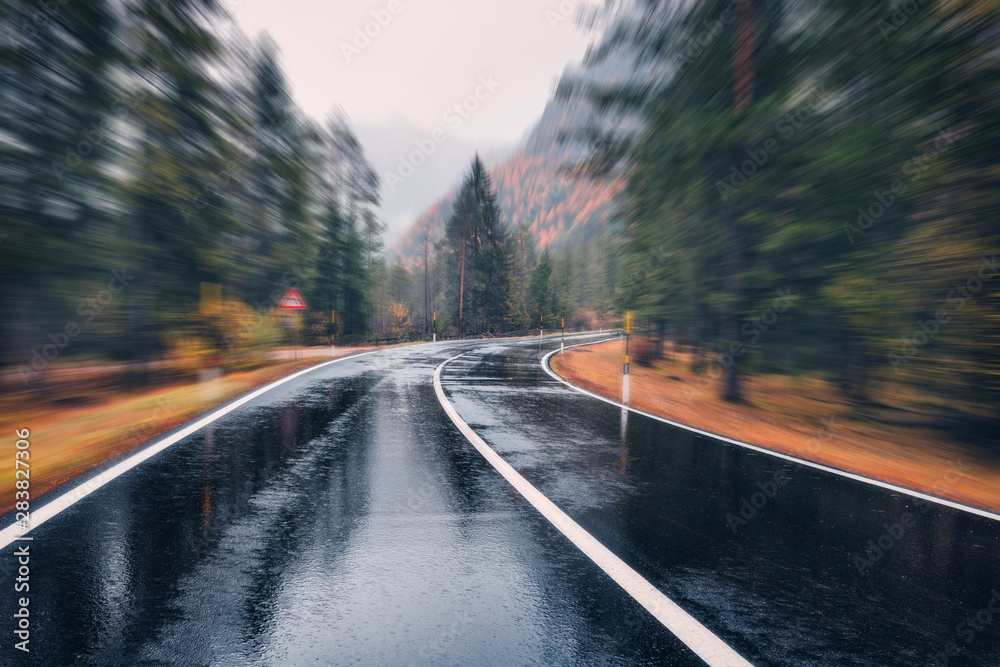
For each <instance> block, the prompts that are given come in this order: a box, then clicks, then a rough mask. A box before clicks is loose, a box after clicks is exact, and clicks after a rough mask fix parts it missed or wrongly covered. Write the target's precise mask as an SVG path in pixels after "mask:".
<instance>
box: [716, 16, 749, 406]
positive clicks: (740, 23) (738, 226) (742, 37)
mask: <svg viewBox="0 0 1000 667" xmlns="http://www.w3.org/2000/svg"><path fill="white" fill-rule="evenodd" d="M754 42H755V37H754V6H753V1H752V0H746V2H740V3H737V5H736V34H735V36H734V39H733V117H734V118H737V117H739V115H740V114H741V113H743V112H744V111H746V110H747V109H748V108H749V107H750V105H751V104H752V103H753V97H754V63H753V52H754V48H755V44H754ZM741 149H742V142H739V141H738V142H737V143H736V145H735V146H734V150H733V156H734V159H735V164H739V163H740V159H741V157H742V155H743V151H742V150H741ZM729 216H730V220H729V225H728V229H727V234H726V236H727V238H726V258H725V266H726V278H725V290H726V293H727V296H728V297H729V298H728V299H727V307H726V312H725V314H724V316H723V318H724V319H723V322H722V331H721V333H722V340H723V341H726V342H727V343H729V344H732V343H735V342H737V341H738V340H739V335H740V319H741V317H742V311H743V274H744V272H745V271H746V268H747V267H746V264H747V254H746V243H747V238H746V233H745V230H744V229H743V220H742V219H743V210H742V205H741V202H740V196H739V193H736V194H735V195H734V199H733V204H732V208H731V209H730V211H729ZM723 358H724V359H725V360H726V362H727V363H725V364H723V382H722V400H724V401H729V402H735V401H739V400H741V399H742V398H743V396H742V392H741V387H740V384H741V383H740V372H739V363H738V361H739V358H738V357H737V356H736V355H735V354H731V353H730V350H729V349H725V350H723Z"/></svg>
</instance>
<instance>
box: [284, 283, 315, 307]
mask: <svg viewBox="0 0 1000 667" xmlns="http://www.w3.org/2000/svg"><path fill="white" fill-rule="evenodd" d="M308 307H309V306H307V305H306V300H305V299H303V298H302V295H301V294H300V293H299V291H298V290H297V289H293V288H291V287H289V288H287V289H286V290H285V293H284V294H282V295H281V300H279V301H278V308H291V309H295V310H303V309H305V308H308Z"/></svg>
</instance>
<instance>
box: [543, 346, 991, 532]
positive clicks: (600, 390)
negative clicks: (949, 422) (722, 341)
mask: <svg viewBox="0 0 1000 667" xmlns="http://www.w3.org/2000/svg"><path fill="white" fill-rule="evenodd" d="M622 361H623V343H622V342H621V341H611V342H607V343H600V344H596V345H589V346H587V347H577V348H572V349H569V350H566V352H565V353H563V354H556V355H553V357H552V358H551V366H552V369H553V370H554V371H555V372H556V373H558V374H559V375H560V376H561V377H563V378H565V379H566V380H568V381H569V382H571V383H573V384H575V385H577V386H580V387H583V388H584V389H588V390H590V391H592V392H594V393H597V394H600V395H602V396H606V397H608V398H611V399H613V400H616V401H621V398H622V375H621V374H622ZM690 362H691V358H690V356H689V355H687V354H675V355H673V359H671V360H658V361H654V362H653V366H652V367H644V366H640V365H638V364H635V363H633V364H632V365H631V373H630V374H631V376H632V377H631V380H630V383H631V386H630V399H631V400H630V404H631V405H632V406H633V407H636V408H638V409H640V410H644V411H646V412H650V413H653V414H656V415H659V416H662V417H666V418H667V419H671V420H673V421H677V422H681V423H683V424H687V425H689V426H693V427H695V428H699V429H702V430H705V431H709V432H712V433H717V434H719V435H723V436H727V437H730V438H734V439H737V440H742V441H744V442H749V443H751V444H754V445H758V446H760V447H764V448H767V449H771V450H774V451H778V452H783V453H785V454H791V455H793V456H797V457H800V458H804V459H807V460H810V461H814V462H816V463H821V464H824V465H828V466H831V467H833V468H837V469H840V470H845V471H849V472H854V473H857V474H860V475H864V476H866V477H872V478H875V479H879V480H882V481H885V482H889V483H892V484H898V485H900V486H904V487H907V488H911V489H915V490H918V491H923V492H925V493H928V494H931V495H934V496H938V497H942V498H947V499H949V500H953V501H956V502H960V503H965V504H968V505H973V506H976V507H980V508H983V509H987V510H990V511H994V512H997V511H1000V465H998V461H997V460H996V459H995V458H994V457H991V456H990V455H989V454H988V453H987V452H985V451H983V450H982V449H980V448H976V447H973V446H970V445H968V444H965V443H963V442H960V441H958V440H957V439H952V438H949V437H947V435H946V434H944V433H943V432H942V431H941V430H939V429H934V428H932V427H931V426H930V420H929V419H928V418H927V417H926V412H924V411H922V410H920V409H914V406H926V405H927V404H928V402H929V400H930V399H928V397H925V396H919V395H916V394H912V393H905V392H902V390H898V389H897V390H895V391H896V393H894V394H893V396H892V401H893V403H894V404H896V405H897V406H898V407H896V408H893V407H892V406H889V405H882V406H881V407H879V406H876V407H872V408H866V409H865V412H864V413H861V412H859V411H858V409H857V408H856V407H855V406H853V405H851V404H849V403H848V402H846V401H844V400H843V398H842V397H841V395H840V394H839V393H838V391H837V390H836V388H835V387H833V386H831V385H830V384H829V383H827V382H825V381H823V380H820V379H816V378H795V377H788V376H779V375H767V376H747V377H746V378H745V380H746V383H745V386H744V388H745V395H746V397H747V400H746V402H745V403H743V404H736V405H734V404H730V403H726V402H724V401H722V400H721V399H719V398H718V388H717V384H716V382H714V381H710V382H706V381H704V380H702V379H701V378H700V376H698V375H696V374H695V373H693V372H692V371H691V370H690V368H691V363H690ZM888 400H889V399H886V398H883V401H888ZM900 415H903V417H901V416H900ZM956 469H957V471H956ZM956 478H957V479H956Z"/></svg>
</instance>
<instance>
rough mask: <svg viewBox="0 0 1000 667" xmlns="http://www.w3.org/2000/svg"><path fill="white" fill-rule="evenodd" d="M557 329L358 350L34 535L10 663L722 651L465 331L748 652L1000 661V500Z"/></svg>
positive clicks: (718, 630)
mask: <svg viewBox="0 0 1000 667" xmlns="http://www.w3.org/2000/svg"><path fill="white" fill-rule="evenodd" d="M579 340H582V339H577V342H578V341H579ZM558 345H559V342H558V340H546V341H543V342H539V341H538V340H537V339H536V340H534V341H531V340H527V341H526V340H519V341H488V342H455V343H438V344H433V345H431V344H428V345H412V346H405V347H399V348H391V349H385V350H380V351H378V352H375V353H370V354H366V355H363V356H357V357H352V358H349V359H343V360H338V361H336V362H331V363H329V364H327V365H325V366H323V367H322V368H319V369H317V370H313V371H310V372H306V373H303V374H301V375H300V376H298V377H296V378H294V379H292V380H289V381H287V382H285V383H284V384H281V385H280V386H278V387H276V388H274V389H271V390H270V391H267V392H264V393H262V394H260V395H258V396H256V397H254V398H253V399H252V400H249V401H247V402H246V403H244V404H242V405H239V406H238V407H235V408H234V409H231V410H230V411H228V412H227V413H226V414H224V415H223V416H221V417H219V418H218V419H216V420H215V421H212V422H211V423H210V424H209V425H207V426H205V427H203V428H201V429H199V430H197V431H196V432H194V433H191V434H190V435H187V436H186V437H182V438H180V439H179V440H177V442H176V443H174V444H171V445H170V446H169V447H166V448H165V449H164V450H163V451H160V452H159V453H157V454H156V455H155V456H152V457H151V458H149V459H148V460H146V461H144V462H142V463H141V464H139V465H137V466H135V467H133V468H131V469H130V470H128V471H127V472H124V473H123V474H121V475H120V476H118V477H116V478H114V479H113V480H112V481H110V482H108V483H107V484H105V485H104V486H102V487H101V488H99V489H97V490H96V491H94V492H93V493H91V494H89V495H87V496H86V497H84V498H82V499H81V500H79V501H78V502H76V503H74V504H72V505H70V506H68V507H66V508H65V509H63V510H62V511H60V512H59V513H57V514H55V515H54V516H53V517H52V518H50V519H48V520H47V521H45V522H44V523H42V524H41V525H39V526H38V527H36V528H34V529H33V530H32V531H31V532H30V533H29V534H28V536H29V537H32V538H33V539H32V540H31V541H30V542H29V543H28V544H29V545H30V566H29V567H30V575H29V576H30V592H29V593H15V592H14V584H15V580H16V578H17V577H18V571H17V568H18V567H19V565H18V562H17V556H15V550H16V549H23V545H24V544H25V542H21V541H16V542H12V543H8V544H7V545H6V546H4V547H3V548H2V549H0V581H3V582H6V583H4V584H3V586H2V588H3V590H6V591H7V593H5V594H3V595H0V610H2V617H3V618H5V619H8V620H6V621H0V625H2V624H6V626H7V627H6V628H3V633H2V635H0V636H5V637H7V640H6V642H7V645H5V646H0V664H2V665H19V664H39V665H128V666H132V665H276V664H288V665H351V664H361V665H376V664H377V665H410V664H414V665H424V664H440V665H508V664H515V665H577V664H587V665H704V664H705V661H704V660H703V659H702V658H699V657H698V654H699V652H702V653H704V646H696V645H694V644H693V643H692V642H690V641H689V642H688V643H685V642H683V641H681V640H680V639H678V637H677V636H676V635H675V634H674V633H673V632H671V631H670V630H668V629H667V627H665V626H664V624H663V623H662V622H661V620H658V619H657V618H656V617H654V616H653V615H651V614H650V613H649V612H648V611H647V610H646V608H644V607H643V605H642V602H643V600H641V599H637V598H636V597H634V596H633V595H632V594H630V592H627V591H626V590H625V589H624V588H623V587H622V586H620V585H619V584H618V583H616V581H615V580H614V579H613V578H612V577H611V576H609V574H608V573H607V571H606V569H602V566H600V565H599V564H598V563H595V562H594V560H592V559H591V558H590V557H588V555H585V554H584V552H583V551H581V549H580V548H579V547H578V546H577V544H576V543H575V542H574V541H573V540H571V538H569V537H567V533H566V532H565V530H562V531H561V530H560V529H558V528H557V527H556V526H555V525H553V523H552V522H551V521H550V520H549V518H546V516H543V514H542V513H540V512H539V511H538V510H537V509H536V508H535V507H534V506H533V505H532V504H530V503H529V502H528V500H526V499H525V497H524V496H523V495H522V493H521V492H520V491H519V490H518V489H516V488H515V487H514V486H513V485H512V484H511V483H510V482H509V481H508V480H507V479H505V478H504V477H503V476H501V474H500V473H499V472H498V471H497V469H496V468H495V467H494V466H493V465H492V464H491V463H490V462H489V461H487V460H486V458H484V456H483V455H481V454H480V452H479V451H477V449H476V448H475V447H474V446H473V444H472V443H471V442H470V440H469V439H468V438H467V437H466V436H465V435H463V434H462V432H461V431H460V430H459V428H458V427H457V426H456V424H455V423H454V422H453V420H452V419H451V418H450V417H449V416H448V414H447V413H446V411H445V409H444V408H443V407H442V404H441V402H440V401H439V398H438V396H437V394H436V392H435V387H434V382H433V377H434V372H435V370H436V369H437V368H438V367H439V366H440V365H441V364H442V362H444V361H446V360H448V359H452V358H453V357H456V355H462V356H458V357H457V358H454V359H452V360H451V361H450V362H448V363H447V364H446V365H444V366H443V367H442V368H441V369H440V384H441V390H442V393H443V395H444V398H445V400H446V401H447V402H448V404H449V405H452V406H454V410H455V412H456V414H457V415H458V417H459V418H460V420H461V421H462V422H464V423H466V424H467V425H468V427H469V428H470V429H471V430H472V431H473V432H474V433H475V435H476V436H478V437H479V438H481V439H482V440H483V441H484V442H485V443H486V444H487V445H488V446H489V447H491V448H493V450H495V452H496V454H498V455H499V457H500V458H501V459H502V460H503V461H505V462H506V463H507V464H509V465H510V466H511V467H512V468H513V469H514V470H515V471H516V472H517V473H518V474H519V475H520V476H522V477H523V479H524V480H525V481H526V482H527V483H529V484H530V485H531V486H532V487H534V489H535V490H536V491H537V492H538V493H539V494H541V495H542V496H544V498H546V499H547V500H548V501H551V503H552V504H553V505H554V506H555V507H556V508H558V510H560V511H561V512H564V513H565V515H566V516H567V517H568V518H569V519H571V523H573V524H574V525H576V526H577V527H578V528H579V529H580V530H581V531H582V532H584V533H585V534H586V535H588V536H590V537H591V538H592V539H594V540H596V542H597V543H599V544H600V545H601V546H602V547H603V548H606V550H607V551H608V552H610V553H611V554H612V555H613V557H614V558H617V559H619V560H620V561H621V563H622V564H624V566H625V567H626V568H628V569H630V570H631V571H632V572H634V573H635V574H636V575H637V576H638V577H640V578H641V579H640V580H642V581H644V582H645V583H646V584H647V585H649V586H650V588H651V590H653V591H654V592H655V594H656V595H659V596H661V597H663V598H664V599H667V600H669V601H670V602H671V603H674V604H676V606H677V608H678V609H679V610H681V613H682V614H685V615H688V616H689V617H690V619H691V622H692V623H694V624H695V625H697V626H698V627H700V628H702V629H703V630H704V632H705V633H706V634H707V636H708V637H710V638H712V639H713V641H716V642H718V643H719V644H720V645H722V646H725V647H728V648H729V649H730V650H731V651H732V654H733V655H737V654H738V656H742V658H740V659H745V661H746V662H749V663H750V664H753V665H758V666H760V665H823V666H831V665H918V666H919V665H927V664H949V665H988V666H994V667H995V666H996V665H1000V521H998V520H997V519H996V518H993V517H989V516H983V515H980V514H975V513H972V512H967V511H964V510H961V509H956V508H954V507H948V506H945V505H941V504H937V503H932V502H927V501H925V500H923V499H920V498H917V497H914V496H911V495H909V494H907V493H904V492H901V491H894V490H891V489H886V488H882V487H879V486H875V485H872V484H867V483H864V482H862V481H858V480H854V479H849V478H846V477H844V476H842V475H837V474H833V473H830V472H826V471H823V470H818V469H815V468H811V467H808V466H801V465H798V464H797V463H795V462H793V461H788V460H784V459H781V458H777V457H774V456H771V455H768V454H765V453H761V452H758V451H753V450H751V449H747V448H745V447H740V446H736V445H733V444H730V443H726V442H722V441H720V440H716V439H713V438H710V437H707V436H705V435H700V434H696V433H692V432H691V431H689V430H685V429H681V428H677V427H675V426H671V425H669V424H665V423H663V422H661V421H657V420H654V419H651V418H648V417H645V416H642V415H639V414H635V413H625V412H623V411H622V410H621V409H620V408H618V407H616V406H613V405H609V404H608V403H606V402H603V401H600V400H597V399H595V398H592V397H589V396H586V395H584V394H582V393H580V392H578V391H575V390H573V389H572V388H569V387H567V386H565V385H563V384H561V383H559V382H558V381H556V380H554V379H553V378H551V377H550V376H549V375H548V374H547V373H546V372H545V371H544V370H543V368H542V367H541V365H540V363H539V362H540V359H541V358H542V357H543V356H544V354H545V353H547V352H548V351H550V350H552V349H553V348H555V347H558ZM230 407H232V406H230ZM25 426H26V427H28V428H32V427H33V426H34V430H35V431H37V430H38V426H37V425H30V424H26V425H25ZM175 435H176V434H175ZM171 437H172V436H171V434H165V435H164V436H162V437H161V438H160V439H159V442H161V443H166V442H170V440H171ZM174 439H177V438H176V437H174ZM155 442H156V441H154V443H152V444H153V445H155ZM11 451H13V450H11ZM151 451H152V450H151ZM52 499H55V500H54V502H58V498H56V494H53V495H52V496H50V498H47V499H46V500H52ZM41 504H42V502H41V501H38V506H41ZM748 508H749V509H748ZM33 509H34V506H33ZM751 510H753V511H751ZM744 517H746V518H744ZM10 522H11V519H10V517H8V519H7V521H6V522H5V524H4V525H7V524H9V523H10ZM564 528H565V527H564ZM8 532H9V531H8ZM6 541H7V542H9V540H6ZM22 595H30V604H29V610H30V644H29V647H30V653H23V652H22V651H19V650H17V649H15V648H14V645H15V643H16V642H18V641H19V639H18V637H17V636H16V635H15V634H14V630H15V629H16V628H17V625H16V624H17V622H18V621H17V619H14V618H13V615H14V613H15V612H17V610H18V608H19V597H20V596H22ZM993 609H995V610H996V611H992V610H993ZM949 653H951V654H952V655H949ZM710 660H711V658H710ZM719 660H722V661H719ZM714 664H726V663H725V660H724V659H717V660H716V662H715V663H714ZM728 664H737V663H736V662H730V663H728Z"/></svg>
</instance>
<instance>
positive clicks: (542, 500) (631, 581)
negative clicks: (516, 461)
mask: <svg viewBox="0 0 1000 667" xmlns="http://www.w3.org/2000/svg"><path fill="white" fill-rule="evenodd" d="M465 354H468V353H467V352H463V353H462V354H459V355H456V356H454V357H452V358H451V359H446V360H445V361H443V362H441V365H440V366H438V367H437V369H436V370H435V371H434V392H435V393H436V394H437V398H438V402H440V403H441V407H443V408H444V411H445V412H446V413H447V414H448V416H449V417H450V418H451V421H452V422H454V424H455V426H457V427H458V430H459V431H461V432H462V435H464V436H465V437H466V439H468V441H469V442H471V443H472V445H473V446H474V447H475V448H476V449H477V450H478V451H479V453H480V454H482V455H483V458H485V459H486V460H487V461H489V462H490V464H491V465H492V466H493V467H494V468H496V470H497V472H499V473H500V474H501V475H503V477H504V478H505V479H506V480H507V481H508V482H510V485H511V486H513V487H514V488H515V489H517V491H518V493H520V494H521V495H522V496H524V498H525V500H527V501H528V502H529V503H531V504H532V505H533V506H534V508H535V509H536V510H538V511H539V512H540V513H541V515H542V516H544V517H545V518H546V519H548V520H549V522H550V523H551V524H552V525H553V526H555V527H556V528H557V529H558V530H559V532H560V533H562V534H563V535H565V536H566V537H567V538H568V539H569V541H570V542H572V543H573V544H574V545H576V547H577V548H578V549H580V551H582V552H583V553H584V554H585V555H586V556H587V557H588V558H589V559H590V560H591V561H593V562H594V564H595V565H597V566H598V567H599V568H601V569H602V570H604V572H605V573H606V574H607V575H608V576H609V577H611V578H612V579H614V581H615V583H617V584H618V585H619V586H621V587H622V588H623V589H624V590H625V592H626V593H628V594H629V595H630V596H632V598H633V599H634V600H635V601H636V602H638V603H639V604H641V605H642V606H643V607H644V608H645V609H646V611H648V612H649V613H650V614H652V615H653V617H654V618H656V620H658V621H659V622H660V623H662V624H663V626H664V627H665V628H666V629H667V630H669V631H670V632H672V633H673V634H674V635H675V636H676V637H677V638H678V639H680V640H681V641H682V642H684V643H685V644H686V645H687V646H688V647H689V648H690V649H691V650H692V651H694V652H695V653H696V654H697V655H698V657H700V658H701V659H702V660H704V661H705V662H706V663H708V664H709V665H711V666H712V667H753V665H751V664H750V663H749V662H747V661H746V660H745V659H744V658H743V657H742V656H741V655H740V654H739V653H737V652H736V651H734V650H733V649H732V647H731V646H729V644H727V643H725V642H724V641H722V640H721V639H719V638H718V637H716V636H715V635H714V634H712V631H711V630H709V629H708V628H706V627H705V626H704V625H702V624H701V623H699V622H698V621H697V620H696V619H695V618H694V617H693V616H691V615H690V614H688V613H687V612H686V611H684V610H683V609H681V608H680V607H679V606H677V603H676V602H674V601H673V600H671V599H670V598H668V597H667V596H666V595H664V594H663V593H661V592H660V590H659V589H658V588H656V587H655V586H653V585H652V584H651V583H649V582H648V581H646V580H645V579H644V578H643V577H642V575H640V574H639V573H638V572H636V571H635V570H633V569H632V568H631V567H629V566H628V565H627V564H626V563H625V561H623V560H622V559H621V558H619V557H618V556H616V555H615V554H614V553H612V552H611V550H610V549H608V548H607V547H606V546H604V545H603V544H601V543H600V542H598V541H597V539H595V538H594V536H593V535H591V534H590V533H588V532H587V531H586V530H584V529H583V528H581V527H580V525H579V524H578V523H576V522H575V521H573V519H571V518H570V517H569V515H568V514H566V513H565V512H563V511H562V510H561V509H559V507H557V506H556V504H555V503H553V502H552V501H551V500H549V499H548V498H546V497H545V496H544V495H542V493H541V491H539V490H538V489H536V488H535V487H534V486H533V485H532V484H531V482H529V481H528V480H526V479H525V478H524V477H522V476H521V474H520V473H518V472H517V471H516V470H514V469H513V468H512V467H511V466H510V465H509V464H508V463H507V462H506V461H504V460H503V459H502V458H500V455H499V454H497V453H496V452H495V451H493V449H492V448H491V447H490V446H489V445H487V444H486V443H485V442H484V441H483V439H482V438H480V437H479V436H478V435H477V434H476V432H475V431H473V430H472V428H471V427H470V426H469V425H468V424H467V423H465V420H463V419H462V418H461V417H460V416H459V415H458V412H457V411H456V410H455V407H454V406H453V405H452V404H451V402H450V401H449V400H448V398H447V397H446V396H445V395H444V389H443V388H442V387H441V369H443V368H444V367H445V366H446V365H447V364H448V363H449V362H452V361H454V360H455V359H458V358H459V357H461V356H464V355H465Z"/></svg>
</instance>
